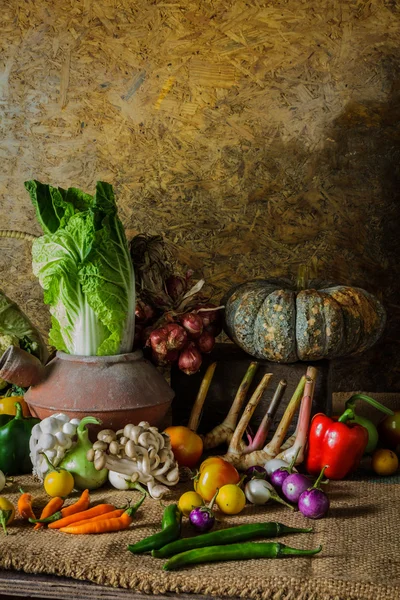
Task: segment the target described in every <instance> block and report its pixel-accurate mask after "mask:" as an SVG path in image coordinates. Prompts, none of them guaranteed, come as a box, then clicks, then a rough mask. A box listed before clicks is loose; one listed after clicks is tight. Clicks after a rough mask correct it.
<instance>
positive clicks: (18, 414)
mask: <svg viewBox="0 0 400 600" xmlns="http://www.w3.org/2000/svg"><path fill="white" fill-rule="evenodd" d="M22 418H23V414H22V406H21V403H20V402H16V403H15V417H14V419H22Z"/></svg>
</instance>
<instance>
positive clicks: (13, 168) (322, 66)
mask: <svg viewBox="0 0 400 600" xmlns="http://www.w3.org/2000/svg"><path fill="white" fill-rule="evenodd" d="M0 9H1V21H2V23H1V33H0V47H1V52H0V117H1V118H0V157H1V170H0V229H18V230H24V231H28V232H30V233H33V234H38V233H39V227H38V225H37V224H36V222H35V219H34V214H33V210H32V207H31V205H30V201H29V197H28V194H27V193H26V191H25V189H24V187H23V181H24V180H26V179H28V178H37V179H39V180H41V181H44V182H49V183H52V184H54V185H61V186H63V187H66V186H69V185H74V186H77V187H81V188H83V189H85V190H87V191H89V192H90V191H92V190H93V189H94V185H95V181H96V180H99V179H102V180H106V181H109V182H111V183H112V184H113V185H114V186H115V190H116V193H117V197H118V202H119V207H120V211H121V217H122V219H123V222H124V224H125V226H126V228H127V231H128V234H129V236H133V235H134V233H135V232H147V233H154V234H155V233H162V234H163V235H164V236H165V237H166V238H167V239H168V240H170V241H171V242H172V243H173V244H174V245H175V248H176V254H177V258H178V260H179V261H180V262H181V263H182V264H186V265H188V266H190V267H192V268H194V269H195V270H196V272H197V273H198V274H203V275H204V276H205V277H206V278H207V280H208V281H209V282H210V283H213V284H214V285H215V289H216V294H217V295H218V294H222V293H223V292H224V291H225V290H227V289H228V288H229V287H230V286H231V285H232V284H234V283H237V282H241V281H243V280H245V279H249V278H252V277H257V276H268V275H274V276H277V275H294V274H295V273H296V271H297V268H298V265H299V264H300V263H303V262H307V263H315V262H317V263H318V268H319V274H320V276H321V277H323V278H324V279H329V280H331V281H336V282H343V283H353V284H357V285H360V286H365V287H366V288H367V289H369V290H370V291H372V292H378V293H380V294H381V295H382V297H383V300H384V302H385V304H386V306H387V308H388V310H389V324H390V327H389V329H388V334H387V343H386V346H385V348H383V349H382V350H381V351H380V353H379V354H378V358H377V360H378V362H380V365H381V367H382V368H383V367H385V365H387V364H394V362H393V361H394V357H395V356H397V355H399V352H398V341H397V338H398V335H397V334H398V333H399V328H398V326H397V325H396V323H397V321H398V319H397V317H398V315H399V310H400V308H399V302H398V292H399V284H398V281H399V276H400V267H399V266H398V250H399V246H398V238H399V235H398V222H399V198H398V194H399V192H398V190H399V181H400V173H399V164H400V160H399V159H400V151H399V139H400V127H399V113H400V104H399V96H400V90H399V83H398V82H399V67H400V51H399V43H400V9H399V5H398V3H397V2H396V1H395V0H308V1H306V0H274V1H272V0H271V1H265V2H264V1H261V0H248V1H247V2H246V1H244V0H215V1H210V0H184V1H181V2H180V1H174V0H137V1H134V0H96V1H94V0H63V2H61V1H57V0H56V1H54V0H0ZM0 286H1V287H2V288H4V290H5V291H6V293H7V294H9V295H10V296H11V297H12V298H13V299H15V300H17V301H18V302H20V304H21V306H22V307H23V308H24V309H25V310H26V311H27V312H28V314H29V315H30V316H31V317H34V318H35V319H36V321H37V322H39V324H40V326H41V328H42V329H43V330H46V328H47V326H48V313H47V310H46V309H45V308H44V307H43V304H42V294H41V290H40V288H39V286H38V284H37V282H36V281H35V279H34V277H33V275H32V273H31V266H30V244H29V242H28V241H20V240H14V239H3V238H0ZM396 327H397V329H396ZM398 367H399V365H397V366H396V367H393V369H390V373H386V375H385V376H386V379H385V382H386V383H387V385H388V386H389V387H390V388H396V387H397V388H400V370H399V368H398ZM396 369H397V370H396ZM386 383H385V385H386Z"/></svg>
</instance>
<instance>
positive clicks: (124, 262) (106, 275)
mask: <svg viewBox="0 0 400 600" xmlns="http://www.w3.org/2000/svg"><path fill="white" fill-rule="evenodd" d="M25 187H26V189H27V190H28V192H29V194H30V196H31V200H32V203H33V205H34V207H35V209H36V216H37V219H38V221H39V223H40V225H41V226H42V229H43V232H44V235H43V236H41V237H40V238H37V239H36V240H35V241H34V242H33V244H32V259H33V262H32V267H33V272H34V274H35V275H36V276H37V277H38V278H39V282H40V284H41V286H42V287H43V289H44V301H45V302H46V304H48V305H49V306H50V312H51V315H52V327H51V330H50V334H49V341H50V343H51V344H53V346H55V347H56V348H57V350H62V351H64V352H67V353H69V354H78V355H83V356H94V355H98V356H106V355H113V354H123V353H125V352H131V350H132V347H133V338H134V328H135V322H134V319H135V279H134V272H133V267H132V261H131V257H130V253H129V248H128V243H127V241H126V237H125V232H124V228H123V226H122V223H121V221H120V219H119V218H118V214H117V205H116V202H115V197H114V193H113V189H112V186H111V185H110V184H108V183H103V182H100V181H98V182H97V184H96V193H95V195H94V196H91V195H90V194H86V193H84V192H82V191H81V190H78V189H75V188H69V189H68V190H64V189H62V188H55V187H52V186H50V185H46V184H43V183H40V182H39V181H27V182H25Z"/></svg>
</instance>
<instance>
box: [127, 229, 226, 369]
mask: <svg viewBox="0 0 400 600" xmlns="http://www.w3.org/2000/svg"><path fill="white" fill-rule="evenodd" d="M130 248H131V256H132V261H133V264H134V268H135V273H136V276H137V281H136V289H137V296H138V301H137V304H136V325H135V346H136V347H137V348H142V349H143V350H144V351H145V354H146V356H148V357H149V358H150V359H151V360H152V361H153V362H154V363H155V364H156V365H161V366H166V365H172V364H177V365H178V367H179V369H181V370H182V371H183V372H184V373H186V374H187V375H192V374H193V373H197V371H198V370H199V369H200V367H201V364H202V354H208V353H209V352H211V351H212V349H213V347H214V345H215V338H216V337H217V336H218V335H219V334H220V333H221V331H222V308H223V307H221V306H217V305H215V304H213V303H211V302H210V295H211V292H209V293H204V288H205V281H204V280H203V279H200V280H198V281H197V282H196V283H192V277H193V272H192V271H190V270H189V271H187V272H186V273H185V275H178V274H177V273H176V272H174V267H173V264H172V263H173V259H172V252H171V251H169V248H168V245H167V244H166V243H165V242H164V241H163V240H162V238H161V237H160V236H145V235H138V236H136V237H135V238H133V240H132V241H131V245H130Z"/></svg>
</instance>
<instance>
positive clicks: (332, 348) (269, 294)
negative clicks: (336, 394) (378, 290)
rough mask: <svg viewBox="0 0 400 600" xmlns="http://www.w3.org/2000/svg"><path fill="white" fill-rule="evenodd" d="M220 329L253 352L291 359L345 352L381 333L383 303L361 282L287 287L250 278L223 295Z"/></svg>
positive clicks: (363, 347)
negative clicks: (316, 286)
mask: <svg viewBox="0 0 400 600" xmlns="http://www.w3.org/2000/svg"><path fill="white" fill-rule="evenodd" d="M223 303H224V305H225V324H224V329H225V332H226V333H227V334H228V335H229V337H230V338H231V339H232V341H234V342H235V343H236V344H237V345H238V346H240V348H242V349H243V350H245V351H246V352H248V353H249V354H251V355H252V356H254V357H256V358H261V359H266V360H269V361H273V362H281V363H291V362H295V361H297V360H302V361H310V360H321V359H323V358H337V357H339V356H349V355H353V354H358V353H360V352H363V351H364V350H367V349H368V348H370V347H371V346H373V344H375V342H376V341H377V340H378V339H379V337H380V336H381V334H382V332H383V330H384V327H385V322H386V313H385V309H384V308H383V306H382V305H381V303H380V302H379V301H378V300H377V298H375V296H373V295H372V294H370V293H368V292H366V291H365V290H363V289H361V288H356V287H350V286H336V287H330V288H327V289H321V290H316V289H304V290H301V291H293V290H290V289H283V288H279V286H278V285H277V284H276V283H271V282H270V281H268V280H260V279H256V280H253V281H249V282H247V283H243V284H241V285H239V286H236V287H235V288H233V289H232V290H230V291H229V292H228V294H227V295H226V296H225V298H224V301H223Z"/></svg>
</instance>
